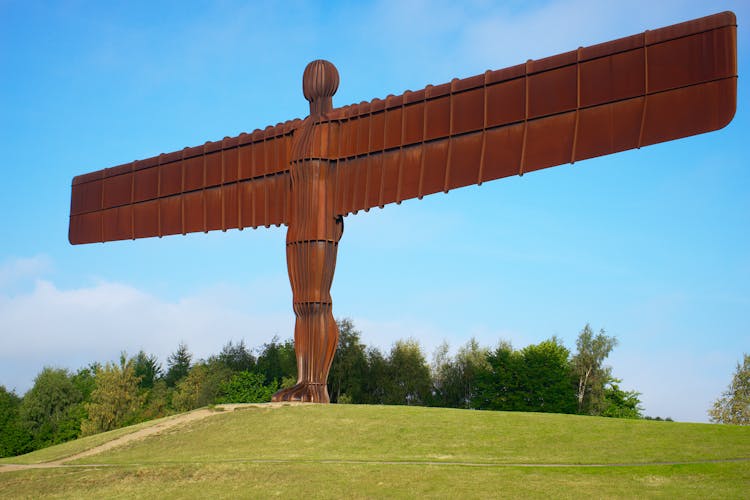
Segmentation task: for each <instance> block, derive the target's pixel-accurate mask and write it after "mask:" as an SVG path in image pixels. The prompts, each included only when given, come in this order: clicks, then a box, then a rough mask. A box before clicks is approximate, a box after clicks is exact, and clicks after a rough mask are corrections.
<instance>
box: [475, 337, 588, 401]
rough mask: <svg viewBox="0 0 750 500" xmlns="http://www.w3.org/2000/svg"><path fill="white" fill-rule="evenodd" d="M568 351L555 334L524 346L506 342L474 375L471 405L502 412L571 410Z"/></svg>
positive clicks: (570, 375)
mask: <svg viewBox="0 0 750 500" xmlns="http://www.w3.org/2000/svg"><path fill="white" fill-rule="evenodd" d="M569 355H570V351H568V349H567V348H566V347H565V346H564V345H563V344H562V343H561V342H560V340H558V339H557V338H555V337H552V338H551V339H549V340H545V341H543V342H540V343H539V344H536V345H529V346H527V347H525V348H524V349H521V350H520V351H519V350H514V349H513V347H512V346H511V345H510V344H509V343H507V342H501V343H500V345H499V346H498V348H497V349H496V350H495V351H494V352H492V353H490V355H489V356H488V357H487V361H488V363H489V369H482V370H480V371H479V372H478V374H477V377H476V394H475V396H474V397H473V399H472V406H473V407H474V408H479V409H488V410H505V411H538V412H554V413H573V412H575V408H576V397H575V386H574V382H573V375H572V372H571V367H570V362H569Z"/></svg>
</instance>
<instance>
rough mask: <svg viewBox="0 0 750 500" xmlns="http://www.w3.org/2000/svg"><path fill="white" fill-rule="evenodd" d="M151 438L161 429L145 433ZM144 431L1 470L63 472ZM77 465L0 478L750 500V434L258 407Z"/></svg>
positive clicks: (313, 492) (170, 487) (399, 410)
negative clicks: (93, 451) (95, 450)
mask: <svg viewBox="0 0 750 500" xmlns="http://www.w3.org/2000/svg"><path fill="white" fill-rule="evenodd" d="M170 418H174V417H170ZM161 422H162V424H161V425H163V423H164V419H162V421H161ZM151 425H160V424H159V423H158V422H157V423H147V424H141V425H140V426H139V428H140V429H145V428H148V427H149V426H151ZM137 431H138V429H137V428H128V429H120V430H118V431H113V432H111V433H106V434H101V435H98V436H92V437H90V438H86V439H82V440H78V441H74V442H71V443H66V444H63V445H60V446H56V447H52V448H48V449H46V450H40V451H38V452H34V453H31V454H29V455H26V456H24V457H17V458H14V459H3V460H0V464H2V463H37V462H46V461H53V460H59V459H63V458H64V457H70V456H72V455H74V454H76V453H78V452H80V451H82V450H85V449H88V448H91V447H93V446H96V445H99V444H101V443H103V442H106V441H108V440H111V439H114V438H116V437H118V436H122V435H124V434H127V433H129V432H137ZM66 463H67V464H69V465H68V466H65V467H55V468H36V469H30V470H19V471H13V472H2V473H0V491H2V496H3V497H40V496H49V497H79V498H80V497H107V498H118V497H123V498H125V497H127V498H131V497H133V496H141V497H143V496H147V497H160V498H165V497H167V498H168V497H208V496H211V497H219V498H224V497H237V496H251V497H266V496H272V495H280V496H295V497H300V496H301V495H302V493H303V492H306V494H305V496H306V497H313V498H315V497H382V496H388V497H392V496H395V497H415V496H418V497H422V496H437V497H457V498H467V497H469V498H470V497H484V498H486V497H496V496H503V497H506V496H511V497H516V496H529V497H550V496H552V497H555V498H558V497H581V496H594V497H634V496H637V497H642V496H649V497H651V496H655V497H662V496H663V497H670V498H676V497H679V498H683V497H700V498H706V497H716V498H743V497H745V498H746V497H747V492H748V491H750V428H747V427H735V426H722V425H707V424H685V423H673V422H654V421H641V420H618V419H605V418H596V417H581V416H575V415H551V414H535V413H507V412H480V411H469V410H452V409H439V408H417V407H387V406H357V405H327V406H323V405H294V406H281V407H277V406H271V405H267V406H246V407H241V408H238V409H235V410H234V411H225V412H216V413H215V414H213V415H212V416H210V417H207V418H204V419H202V420H196V421H193V422H190V423H185V424H182V425H176V426H173V427H171V428H168V429H166V430H164V431H162V432H160V433H158V434H154V435H151V436H148V437H144V438H142V439H138V440H134V441H131V442H130V443H128V444H126V445H123V446H119V447H115V448H113V449H111V450H109V451H106V452H103V453H99V454H97V455H93V456H89V457H85V458H78V459H75V460H70V461H68V462H66ZM70 465H75V467H71V466H70Z"/></svg>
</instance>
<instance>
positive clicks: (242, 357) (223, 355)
mask: <svg viewBox="0 0 750 500" xmlns="http://www.w3.org/2000/svg"><path fill="white" fill-rule="evenodd" d="M216 361H218V362H219V363H223V364H224V366H226V367H227V368H229V369H230V370H232V371H233V372H243V371H252V370H253V369H254V368H255V362H256V360H255V356H253V353H252V352H251V351H250V350H249V349H248V348H247V346H245V341H244V340H240V341H239V343H237V344H234V343H232V341H231V340H230V341H229V342H227V344H226V345H225V346H224V347H223V348H222V349H221V352H220V353H219V355H218V356H217V357H216Z"/></svg>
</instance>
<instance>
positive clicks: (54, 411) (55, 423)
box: [19, 367, 85, 449]
mask: <svg viewBox="0 0 750 500" xmlns="http://www.w3.org/2000/svg"><path fill="white" fill-rule="evenodd" d="M82 403H83V394H82V392H81V390H80V389H79V387H77V386H76V384H75V383H74V382H73V377H71V375H70V373H68V371H67V370H64V369H59V368H50V367H45V368H44V369H43V370H42V371H41V373H39V375H37V377H36V378H35V379H34V386H33V387H32V388H31V389H30V390H29V391H28V392H27V393H26V394H25V395H24V397H23V401H22V402H21V406H20V408H19V415H20V418H21V421H22V423H23V425H24V426H25V427H26V428H27V429H28V431H29V432H30V434H31V435H32V437H33V441H34V444H33V447H34V449H37V448H42V447H45V446H50V445H53V444H57V443H62V442H64V441H68V440H70V439H75V438H76V437H78V435H79V433H80V423H81V420H82V419H83V417H84V416H85V411H84V409H83V407H82Z"/></svg>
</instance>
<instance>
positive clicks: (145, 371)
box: [133, 350, 190, 389]
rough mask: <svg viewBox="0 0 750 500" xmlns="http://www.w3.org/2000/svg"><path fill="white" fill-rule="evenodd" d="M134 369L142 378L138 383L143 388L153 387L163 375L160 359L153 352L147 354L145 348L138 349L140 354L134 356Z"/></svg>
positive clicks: (136, 374)
mask: <svg viewBox="0 0 750 500" xmlns="http://www.w3.org/2000/svg"><path fill="white" fill-rule="evenodd" d="M189 363H190V362H189V361H188V364H189ZM133 370H134V372H135V376H136V377H137V378H138V380H140V382H139V383H138V385H139V387H140V388H141V389H151V388H152V387H153V386H154V383H156V381H157V380H159V379H160V378H161V376H162V369H161V363H159V359H158V358H157V357H156V356H155V355H153V354H151V355H149V354H146V353H145V352H144V351H143V350H141V351H138V354H136V355H135V357H133Z"/></svg>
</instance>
